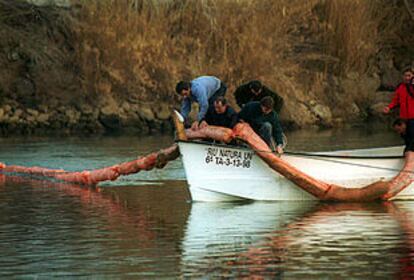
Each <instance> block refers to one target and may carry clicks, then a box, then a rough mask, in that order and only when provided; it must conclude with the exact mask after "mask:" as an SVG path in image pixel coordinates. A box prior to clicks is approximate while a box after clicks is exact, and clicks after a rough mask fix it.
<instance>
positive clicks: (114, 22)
mask: <svg viewBox="0 0 414 280" xmlns="http://www.w3.org/2000/svg"><path fill="white" fill-rule="evenodd" d="M28 2H31V3H28ZM28 2H26V1H12V0H0V63H1V65H2V67H1V69H0V133H1V134H3V135H9V134H13V133H49V132H52V133H55V132H57V133H74V132H82V133H99V132H106V131H117V130H123V131H132V132H137V133H138V132H141V133H147V132H149V131H165V130H170V129H171V123H170V120H169V116H170V111H171V109H172V108H174V107H177V105H178V100H177V98H176V96H174V85H175V83H176V82H177V81H178V80H181V79H191V78H193V77H196V76H198V75H205V74H207V75H215V76H217V77H220V78H221V79H222V80H223V81H225V82H226V84H227V85H228V86H229V91H228V96H229V98H230V100H231V102H234V100H233V99H232V96H231V95H232V92H233V91H234V89H235V87H236V86H237V85H239V84H241V83H243V82H246V81H249V80H251V79H260V80H262V81H263V82H264V83H265V84H266V85H268V86H269V87H271V88H273V89H274V90H276V91H277V92H278V93H279V94H280V95H282V96H283V97H284V99H285V107H284V108H283V110H282V113H281V118H282V120H283V122H284V124H285V125H286V126H289V127H296V128H302V127H309V126H326V127H337V126H342V125H349V124H351V125H352V124H356V123H360V122H363V121H366V120H369V119H381V120H383V121H386V119H385V118H384V117H382V116H381V114H380V113H379V110H380V109H382V107H383V106H384V105H385V104H386V103H387V102H388V101H389V100H390V98H391V96H392V92H391V91H386V90H387V89H388V88H390V87H391V86H395V85H396V84H398V83H399V82H400V76H401V75H400V71H401V70H402V69H403V68H405V67H407V66H412V63H413V60H414V37H413V36H411V31H412V30H413V27H414V26H413V19H411V18H410V13H409V8H410V7H407V6H406V5H405V4H406V2H405V1H403V0H401V1H394V2H393V3H394V4H393V5H390V4H389V1H357V0H355V1H353V0H350V1H323V0H311V1H306V3H305V1H301V0H294V1H288V0H280V1H277V3H275V2H274V1H270V0H263V1H249V0H246V1H218V0H210V1H179V2H177V1H132V0H130V1H128V0H126V1H97V0H96V1H95V0H91V1H86V2H85V1H80V2H79V3H78V2H77V1H71V2H70V1H61V2H62V3H63V2H64V5H58V6H56V5H50V3H49V2H53V1H40V0H39V1H28ZM32 3H35V4H36V5H34V4H32ZM412 8H413V9H414V7H412ZM407 34H409V35H407Z"/></svg>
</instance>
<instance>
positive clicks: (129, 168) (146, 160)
mask: <svg viewBox="0 0 414 280" xmlns="http://www.w3.org/2000/svg"><path fill="white" fill-rule="evenodd" d="M178 156H179V151H178V146H177V145H176V144H174V145H172V146H170V147H168V148H166V149H163V150H160V151H158V152H154V153H151V154H149V155H147V156H144V157H140V158H138V159H136V160H132V161H129V162H125V163H120V164H117V165H113V166H109V167H105V168H101V169H96V170H86V171H81V172H66V171H64V170H62V169H49V168H43V167H24V166H18V165H10V166H6V165H5V164H4V163H0V172H1V173H22V174H31V175H39V176H45V177H50V178H55V179H58V180H61V181H65V182H70V183H78V184H84V185H95V184H97V183H99V182H102V181H108V180H111V181H113V180H115V179H117V178H118V177H119V176H122V175H129V174H134V173H138V172H140V171H141V170H151V169H153V168H163V167H164V166H165V165H166V164H167V163H168V162H169V161H172V160H174V159H176V158H177V157H178Z"/></svg>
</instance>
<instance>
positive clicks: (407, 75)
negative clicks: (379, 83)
mask: <svg viewBox="0 0 414 280" xmlns="http://www.w3.org/2000/svg"><path fill="white" fill-rule="evenodd" d="M413 76H414V75H413V71H412V70H411V69H406V70H404V72H403V82H402V83H401V84H400V85H399V86H398V87H397V88H396V90H395V93H394V97H393V98H392V101H391V103H390V104H389V105H388V106H387V107H385V108H384V110H383V112H384V114H388V113H389V112H390V111H391V110H392V109H394V108H395V107H400V118H401V119H404V120H410V119H414V85H413V84H412V78H413Z"/></svg>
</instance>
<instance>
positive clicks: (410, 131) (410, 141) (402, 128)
mask: <svg viewBox="0 0 414 280" xmlns="http://www.w3.org/2000/svg"><path fill="white" fill-rule="evenodd" d="M392 127H393V129H394V130H395V131H396V132H397V133H398V134H399V135H400V136H401V138H402V139H403V140H404V144H405V149H404V153H405V152H407V151H410V152H414V120H403V119H396V120H395V121H394V123H393V124H392Z"/></svg>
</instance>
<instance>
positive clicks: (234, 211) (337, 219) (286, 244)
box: [181, 202, 414, 279]
mask: <svg viewBox="0 0 414 280" xmlns="http://www.w3.org/2000/svg"><path fill="white" fill-rule="evenodd" d="M405 203H410V202H405ZM403 205H405V206H407V204H403ZM412 206H414V205H413V204H411V206H409V205H408V206H407V207H408V209H407V207H399V205H398V204H394V203H387V204H379V203H373V204H358V203H342V204H321V203H313V204H312V203H306V202H282V203H264V202H254V203H251V204H246V205H235V204H216V203H214V204H205V203H194V204H193V205H192V209H191V214H190V216H189V220H188V224H187V230H186V232H185V237H184V240H183V245H182V247H183V258H182V264H181V266H182V270H183V274H184V275H189V276H191V277H195V278H197V277H205V278H209V276H212V277H213V278H214V277H217V278H222V277H223V278H249V279H250V278H255V277H256V278H257V279H263V278H265V279H267V278H269V279H279V278H278V277H280V276H283V277H287V278H292V279H349V278H355V279H363V278H368V277H369V278H372V277H374V278H379V279H382V278H384V279H391V278H395V277H396V276H403V277H402V279H412V278H411V277H412V276H414V275H413V271H414V269H413V267H414V266H413V263H414V259H413V251H414V247H413V244H412V243H413V242H412V240H413V238H412V237H413V236H414V230H413V229H414V224H413V221H412V213H414V211H413V210H412V209H414V208H412ZM401 236H403V238H400V237H401ZM404 239H405V240H404ZM401 241H403V242H401ZM379 266H381V268H380V269H379ZM196 268H198V269H196ZM200 268H203V269H200ZM206 276H207V277H206Z"/></svg>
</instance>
